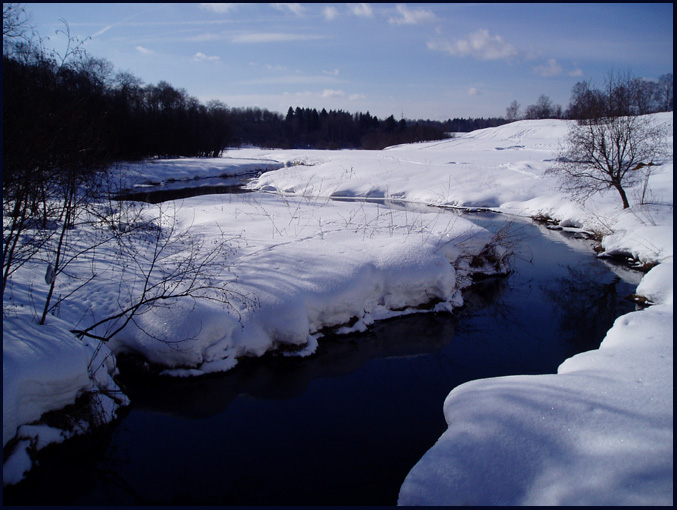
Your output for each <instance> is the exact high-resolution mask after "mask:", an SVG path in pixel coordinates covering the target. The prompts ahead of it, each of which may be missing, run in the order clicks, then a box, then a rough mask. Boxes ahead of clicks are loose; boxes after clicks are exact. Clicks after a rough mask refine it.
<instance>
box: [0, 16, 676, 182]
mask: <svg viewBox="0 0 677 510" xmlns="http://www.w3.org/2000/svg"><path fill="white" fill-rule="evenodd" d="M62 32H63V33H64V34H65V35H66V36H67V37H68V41H69V45H68V49H67V50H66V52H65V54H63V55H62V54H59V53H57V52H55V51H48V50H45V49H44V46H43V45H42V41H41V40H40V39H39V37H37V36H36V34H35V32H34V30H33V29H32V27H30V26H29V25H28V17H27V15H26V13H25V12H24V10H23V8H21V7H20V6H18V5H17V4H3V108H4V112H3V127H4V133H3V150H4V171H5V174H6V175H7V174H8V173H9V174H10V175H11V174H12V173H13V171H14V170H20V169H25V168H37V167H39V168H47V167H61V168H63V167H65V166H67V165H70V166H73V165H76V166H77V165H79V166H83V167H84V166H89V167H92V166H99V167H101V166H105V165H106V164H108V163H111V162H115V161H125V160H138V159H143V158H152V157H176V156H193V157H216V156H219V155H220V154H221V153H222V152H223V150H225V149H227V148H228V147H237V146H247V145H251V146H258V147H270V148H284V149H291V148H303V149H310V148H314V149H373V150H378V149H382V148H384V147H387V146H391V145H397V144H403V143H413V142H419V141H428V140H441V139H444V138H448V137H451V136H453V135H454V134H455V133H463V132H469V131H473V130H476V129H482V128H489V127H496V126H500V125H502V124H506V123H508V122H511V121H515V120H520V119H521V118H580V116H581V115H582V113H581V112H587V111H590V110H591V109H592V106H591V105H593V104H595V103H596V102H599V101H597V96H598V95H599V94H598V93H597V91H596V90H595V89H593V88H592V87H591V86H590V84H589V83H579V84H576V86H575V87H574V89H573V91H572V105H571V107H570V108H569V109H568V110H566V111H564V112H563V110H562V108H561V107H560V106H559V105H553V104H552V102H551V101H550V99H549V98H548V97H547V96H541V97H540V98H539V100H538V102H537V103H536V104H535V105H531V106H529V107H527V108H526V112H525V115H521V114H520V111H519V110H520V105H519V104H518V103H517V102H516V101H513V103H512V104H511V105H510V106H509V107H508V108H507V109H506V116H505V118H503V117H492V118H487V119H484V118H479V119H472V118H468V119H462V118H454V119H449V120H447V121H443V122H441V121H432V120H407V119H400V120H397V119H395V117H394V116H393V115H391V116H389V117H387V118H386V119H378V118H377V117H375V116H373V115H371V114H370V113H369V112H365V113H349V112H345V111H343V110H330V111H327V110H326V109H324V108H323V109H321V110H320V111H317V109H315V108H312V109H311V108H300V107H296V108H293V107H291V106H290V107H289V109H288V111H287V112H286V114H283V113H277V112H271V111H268V110H266V109H261V108H231V107H228V106H227V105H226V104H224V103H222V102H220V101H215V100H212V101H208V102H207V103H206V104H203V103H201V102H200V101H199V100H198V99H196V98H195V97H192V96H190V95H189V94H188V92H187V91H185V90H184V89H180V88H175V87H173V86H172V85H170V84H169V83H167V82H165V81H161V82H159V83H158V84H157V85H153V84H144V83H143V82H142V80H141V79H140V78H138V77H136V76H134V75H133V74H131V73H128V72H115V70H114V68H113V65H112V64H111V63H110V62H108V61H107V60H104V59H99V58H94V57H92V56H90V55H88V54H87V53H86V52H85V51H84V49H83V45H82V42H81V41H78V40H77V39H75V38H73V37H71V35H70V30H69V27H68V24H67V23H65V22H64V30H63V31H62ZM633 83H636V84H637V87H633V90H632V91H629V92H628V96H629V97H630V96H632V98H639V99H638V100H636V101H635V100H634V99H633V101H634V102H633V104H640V103H641V108H639V107H638V108H634V109H633V110H632V111H633V112H637V113H642V112H649V111H664V110H666V109H672V74H670V75H665V76H663V77H661V81H660V82H659V83H653V82H647V81H644V80H636V81H634V82H633ZM634 88H637V91H635V90H634ZM645 103H646V104H645Z"/></svg>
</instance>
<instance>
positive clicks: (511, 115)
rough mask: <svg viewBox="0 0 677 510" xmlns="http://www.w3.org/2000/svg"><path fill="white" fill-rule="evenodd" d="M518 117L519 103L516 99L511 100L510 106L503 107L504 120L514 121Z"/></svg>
mask: <svg viewBox="0 0 677 510" xmlns="http://www.w3.org/2000/svg"><path fill="white" fill-rule="evenodd" d="M519 118H520V104H519V103H518V102H517V101H516V100H513V102H512V103H510V106H508V107H507V108H506V109H505V120H507V121H508V122H515V121H516V120H519Z"/></svg>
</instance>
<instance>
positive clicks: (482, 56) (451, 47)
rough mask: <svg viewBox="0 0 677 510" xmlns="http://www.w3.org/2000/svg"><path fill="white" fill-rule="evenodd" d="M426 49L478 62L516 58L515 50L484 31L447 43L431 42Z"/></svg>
mask: <svg viewBox="0 0 677 510" xmlns="http://www.w3.org/2000/svg"><path fill="white" fill-rule="evenodd" d="M428 48H429V49H431V50H436V51H443V52H445V53H449V54H450V55H452V56H454V57H473V58H476V59H479V60H498V59H510V58H513V57H516V56H517V54H518V51H517V49H516V48H515V47H514V46H513V45H512V44H509V43H507V42H506V41H504V40H503V38H502V37H501V36H500V35H491V34H490V33H489V31H488V30H486V29H483V28H482V29H479V30H477V31H476V32H473V33H471V34H468V37H467V38H466V39H461V40H457V41H455V42H453V43H452V42H449V41H446V40H441V41H431V42H429V43H428Z"/></svg>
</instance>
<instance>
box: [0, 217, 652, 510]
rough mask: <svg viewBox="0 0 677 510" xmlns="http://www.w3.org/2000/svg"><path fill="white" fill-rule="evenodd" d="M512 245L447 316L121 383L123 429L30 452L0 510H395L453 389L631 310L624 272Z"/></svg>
mask: <svg viewBox="0 0 677 510" xmlns="http://www.w3.org/2000/svg"><path fill="white" fill-rule="evenodd" d="M450 214H451V213H450ZM469 218H471V219H473V220H474V221H477V222H480V223H482V224H483V225H485V226H487V228H490V229H492V230H498V229H500V228H502V227H504V226H505V225H506V218H504V217H502V216H500V215H497V216H491V215H487V214H471V215H470V216H469ZM511 232H512V237H514V238H516V239H518V244H517V246H516V248H515V250H516V254H515V256H514V258H513V260H512V266H511V267H512V269H513V272H512V273H511V274H510V275H509V276H508V277H505V278H492V279H486V280H483V281H482V282H481V284H479V285H478V286H477V288H476V289H474V290H473V291H472V292H471V293H468V294H467V295H466V303H467V307H466V308H465V309H464V310H462V311H459V312H456V313H454V314H442V313H440V314H436V313H428V314H418V315H412V316H407V317H404V318H399V319H392V320H388V321H384V322H380V323H377V324H376V325H375V326H374V327H373V328H372V329H371V330H370V331H369V332H367V333H364V334H354V335H350V336H344V337H339V338H324V339H321V340H320V347H319V349H318V352H317V354H316V355H314V356H312V357H310V358H305V359H301V358H297V359H294V358H279V357H272V356H270V357H267V358H264V359H258V360H248V361H245V362H242V363H241V364H240V365H239V366H237V367H236V368H235V369H234V370H232V371H231V372H228V373H226V374H221V375H214V376H206V377H201V378H193V379H178V380H175V379H164V378H163V379H149V378H144V377H140V376H135V377H129V376H128V377H127V378H126V379H125V381H124V382H125V384H126V388H127V393H128V394H129V396H130V398H131V401H132V405H131V406H130V408H129V410H128V411H127V412H126V413H125V414H124V416H123V417H122V419H120V420H119V421H118V422H117V423H115V425H114V426H112V427H110V428H109V429H107V430H105V431H103V432H101V433H99V434H96V435H94V436H89V437H87V438H79V439H75V440H73V441H72V442H70V443H68V444H67V445H61V446H58V447H53V448H48V449H46V450H44V452H43V454H42V455H41V462H40V467H39V468H38V469H35V470H34V472H32V473H31V474H30V475H29V477H28V479H27V480H26V481H25V482H22V483H21V484H20V485H18V486H16V487H11V488H5V493H4V494H5V495H4V503H5V505H11V504H21V505H147V504H163V505H394V504H396V502H397V497H398V493H399V488H400V486H401V484H402V482H403V480H404V478H405V476H406V475H407V473H408V472H409V470H410V469H411V468H412V467H413V466H414V464H415V463H416V462H417V461H418V460H419V459H420V458H421V457H422V456H423V454H424V453H425V452H426V451H427V450H428V449H429V448H430V447H431V446H432V445H433V444H434V443H435V442H436V440H437V439H438V438H439V436H440V435H441V434H442V433H443V432H444V430H445V429H446V423H445V420H444V416H443V413H442V405H443V402H444V399H445V397H446V396H447V394H448V393H449V392H450V391H451V390H452V389H453V388H454V387H455V386H458V385H459V384H462V383H464V382H466V381H470V380H473V379H478V378H484V377H494V376H502V375H510V374H542V373H554V372H556V370H557V367H558V365H559V364H560V363H562V361H564V360H565V359H566V358H568V357H570V356H572V355H574V354H576V353H578V352H582V351H585V350H589V349H594V348H597V347H598V346H599V343H600V341H601V340H602V339H603V337H604V335H605V332H606V331H607V330H608V329H609V328H610V327H611V325H612V323H613V321H614V319H615V318H616V317H617V316H618V315H621V314H623V313H627V312H629V311H631V310H634V309H635V305H634V304H633V303H632V302H630V301H629V300H627V299H626V296H627V295H629V294H631V293H633V292H634V290H635V287H636V284H637V282H638V281H639V275H638V274H636V273H630V272H629V271H627V270H624V269H621V268H615V269H614V270H613V271H612V270H611V269H610V268H611V266H609V265H608V264H607V263H604V262H602V261H600V260H598V259H596V258H595V257H594V256H593V255H592V249H591V246H590V245H589V243H588V242H587V241H582V240H580V241H572V242H575V243H576V245H577V248H576V249H573V248H572V247H571V246H569V245H568V244H566V243H564V242H563V240H564V237H563V234H561V233H554V232H550V231H547V230H545V229H544V228H543V227H540V226H537V225H535V224H531V223H523V222H517V223H516V224H515V225H514V226H513V227H512V230H511ZM544 233H545V234H547V235H544ZM619 275H621V277H619Z"/></svg>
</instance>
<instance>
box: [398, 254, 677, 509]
mask: <svg viewBox="0 0 677 510" xmlns="http://www.w3.org/2000/svg"><path fill="white" fill-rule="evenodd" d="M672 266H673V265H672V263H664V264H661V265H660V266H658V267H656V268H654V269H653V270H651V272H649V273H648V274H647V276H646V277H645V278H644V279H643V280H642V283H641V284H640V286H639V289H638V293H641V294H643V295H645V296H650V298H651V299H652V301H653V302H655V303H657V305H654V306H652V307H650V308H649V309H646V310H643V311H637V312H632V313H629V314H627V315H624V316H622V317H620V318H618V319H617V320H616V322H615V323H614V326H613V327H612V329H611V330H610V331H609V332H608V333H607V336H606V338H605V339H604V341H603V342H602V345H601V347H600V348H599V350H594V351H588V352H585V353H582V354H578V355H576V356H574V357H572V358H570V359H568V360H566V361H565V362H564V363H562V365H561V366H560V367H559V370H558V373H557V375H539V376H513V377H501V378H493V379H484V380H477V381H472V382H470V383H466V384H463V385H461V386H459V387H457V388H455V389H454V390H452V392H451V393H450V394H449V396H448V397H447V399H446V401H445V403H444V414H445V417H446V420H447V423H448V425H449V428H448V429H447V431H446V432H445V433H444V434H443V435H442V436H441V437H440V439H439V440H438V442H437V443H436V444H435V446H433V447H432V448H431V449H430V450H429V451H428V452H427V453H426V454H425V455H424V457H423V458H422V459H421V460H420V461H419V463H418V464H417V465H416V466H415V467H414V469H413V470H412V471H411V472H410V473H409V475H408V476H407V478H406V480H405V481H404V484H403V485H402V488H401V491H400V497H399V501H398V504H400V505H436V506H438V505H482V506H485V505H586V506H589V505H672V503H673V384H672V381H673V301H672V278H673V275H672ZM658 303H660V304H658Z"/></svg>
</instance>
